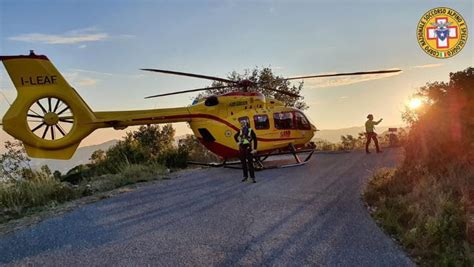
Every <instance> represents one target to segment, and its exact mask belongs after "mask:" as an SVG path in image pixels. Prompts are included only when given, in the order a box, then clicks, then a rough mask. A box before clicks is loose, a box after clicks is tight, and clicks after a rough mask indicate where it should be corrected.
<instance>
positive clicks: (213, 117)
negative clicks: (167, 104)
mask: <svg viewBox="0 0 474 267" xmlns="http://www.w3.org/2000/svg"><path fill="white" fill-rule="evenodd" d="M184 118H190V119H192V118H204V119H210V120H214V121H218V122H220V123H223V124H225V125H227V126H229V127H230V128H232V129H233V130H234V131H236V132H238V131H239V130H240V129H239V128H237V127H236V126H235V125H233V124H232V123H230V122H228V121H226V120H224V119H221V118H219V117H217V116H214V115H209V114H189V115H171V116H157V117H150V118H141V119H132V121H146V120H156V119H163V120H168V119H184ZM299 139H304V137H302V138H262V137H257V140H258V141H261V142H274V141H288V140H299Z"/></svg>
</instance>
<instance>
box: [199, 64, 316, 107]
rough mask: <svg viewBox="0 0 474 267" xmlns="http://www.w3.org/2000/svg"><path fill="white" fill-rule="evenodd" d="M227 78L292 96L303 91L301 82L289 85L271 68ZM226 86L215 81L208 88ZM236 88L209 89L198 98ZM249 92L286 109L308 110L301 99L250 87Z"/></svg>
mask: <svg viewBox="0 0 474 267" xmlns="http://www.w3.org/2000/svg"><path fill="white" fill-rule="evenodd" d="M227 78H228V79H229V80H233V81H241V80H250V81H252V82H255V83H265V87H268V88H274V89H278V90H281V91H286V92H289V93H293V94H298V95H300V93H301V90H302V89H303V82H300V83H299V84H298V86H295V85H291V83H290V81H286V80H282V79H284V78H283V77H281V76H276V75H274V74H273V72H272V70H271V68H263V69H259V68H255V69H253V70H251V71H250V70H246V71H245V72H244V74H239V73H237V72H235V71H234V72H232V73H230V74H229V75H228V76H227ZM224 85H226V84H225V83H223V82H219V81H215V82H213V83H212V84H211V85H210V86H224ZM235 90H236V88H234V87H232V86H229V87H227V88H224V89H211V90H207V91H206V92H205V93H203V94H200V95H199V96H198V98H203V97H206V96H209V95H216V94H223V93H227V92H231V91H235ZM248 91H249V92H260V93H262V94H263V95H265V96H266V97H269V98H274V99H277V100H280V101H282V102H283V103H285V105H286V106H288V107H295V108H298V109H301V110H305V109H307V108H308V105H306V103H305V102H304V101H303V97H301V98H296V97H291V96H288V95H284V94H280V93H278V92H275V91H271V90H267V89H265V88H262V87H256V86H250V87H248Z"/></svg>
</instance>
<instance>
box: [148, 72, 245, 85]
mask: <svg viewBox="0 0 474 267" xmlns="http://www.w3.org/2000/svg"><path fill="white" fill-rule="evenodd" d="M141 70H144V71H152V72H159V73H166V74H173V75H180V76H188V77H194V78H200V79H208V80H213V81H218V82H224V83H237V82H236V81H232V80H229V79H224V78H219V77H214V76H207V75H201V74H195V73H187V72H179V71H172V70H160V69H141Z"/></svg>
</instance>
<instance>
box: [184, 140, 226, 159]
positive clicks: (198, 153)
mask: <svg viewBox="0 0 474 267" xmlns="http://www.w3.org/2000/svg"><path fill="white" fill-rule="evenodd" d="M178 145H179V149H181V150H182V149H185V150H186V151H187V154H188V158H189V160H191V161H198V162H216V161H218V160H219V157H218V156H217V155H216V154H214V153H212V152H211V151H209V150H208V149H207V148H206V147H205V146H204V145H203V144H201V142H199V140H198V139H197V138H196V136H194V135H190V134H188V135H186V137H185V138H183V139H181V140H179V143H178Z"/></svg>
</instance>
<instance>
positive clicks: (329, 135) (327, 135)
mask: <svg viewBox="0 0 474 267" xmlns="http://www.w3.org/2000/svg"><path fill="white" fill-rule="evenodd" d="M399 127H400V126H383V127H382V126H379V127H377V126H375V131H377V133H379V134H381V133H383V132H385V131H387V130H388V128H399ZM360 132H365V127H364V126H356V127H350V128H343V129H334V130H321V131H317V132H316V133H315V135H314V139H317V140H318V139H322V140H326V141H329V142H331V143H339V142H340V141H341V135H348V134H350V135H352V136H354V137H357V136H358V135H359V133H360Z"/></svg>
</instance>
